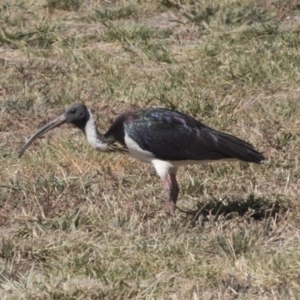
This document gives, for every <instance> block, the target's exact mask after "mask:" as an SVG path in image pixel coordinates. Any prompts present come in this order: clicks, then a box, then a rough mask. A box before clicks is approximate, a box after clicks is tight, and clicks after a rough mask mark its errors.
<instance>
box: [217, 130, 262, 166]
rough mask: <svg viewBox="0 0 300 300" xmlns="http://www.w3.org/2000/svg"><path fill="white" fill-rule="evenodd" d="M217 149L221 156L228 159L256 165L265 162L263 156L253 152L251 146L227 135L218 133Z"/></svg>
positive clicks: (253, 149) (255, 151)
mask: <svg viewBox="0 0 300 300" xmlns="http://www.w3.org/2000/svg"><path fill="white" fill-rule="evenodd" d="M218 148H219V149H218V150H219V151H220V152H222V155H224V156H226V157H228V158H236V159H239V160H242V161H246V162H253V163H257V164H259V163H261V162H262V161H263V160H265V157H264V155H263V154H262V153H260V152H258V151H257V150H255V148H254V147H253V146H252V145H251V144H249V143H247V142H245V141H243V140H241V139H239V138H237V137H235V136H232V135H230V134H227V133H223V132H218Z"/></svg>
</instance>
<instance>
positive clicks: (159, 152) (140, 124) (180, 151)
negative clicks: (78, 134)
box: [19, 103, 265, 216]
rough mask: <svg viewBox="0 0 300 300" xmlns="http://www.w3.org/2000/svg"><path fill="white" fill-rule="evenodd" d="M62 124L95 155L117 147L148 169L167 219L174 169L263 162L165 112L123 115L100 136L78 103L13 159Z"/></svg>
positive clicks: (249, 150)
mask: <svg viewBox="0 0 300 300" xmlns="http://www.w3.org/2000/svg"><path fill="white" fill-rule="evenodd" d="M65 123H71V124H73V125H75V127H77V128H79V129H80V130H81V131H82V132H83V133H84V134H85V136H86V139H87V141H88V143H89V144H90V145H91V146H92V147H94V148H96V149H98V150H100V151H110V150H111V151H115V150H118V149H119V150H120V149H121V148H120V147H116V145H121V146H122V147H123V149H125V150H126V151H128V152H129V154H131V156H133V157H134V158H135V159H137V160H140V161H142V162H145V163H151V164H152V165H153V167H154V169H155V170H156V173H157V175H158V176H159V177H160V178H161V181H162V184H163V189H164V192H165V198H166V200H165V206H166V209H167V212H168V213H169V214H170V215H171V216H174V213H175V208H176V203H177V198H178V194H179V186H178V182H177V179H176V174H177V170H178V168H179V167H180V166H183V165H191V164H201V163H202V164H203V163H207V162H213V161H221V160H227V161H244V162H249V163H256V164H259V163H261V162H263V161H264V160H265V157H264V155H263V154H262V153H261V152H258V151H257V150H256V149H255V148H254V146H252V145H251V144H250V143H248V142H246V141H244V140H242V139H240V138H238V137H235V136H233V135H230V134H228V133H224V132H221V131H217V130H215V129H212V128H210V127H209V126H207V125H205V124H204V123H202V122H200V121H198V120H196V119H194V118H193V117H191V116H189V115H187V114H184V113H181V112H178V111H175V110H169V109H166V108H158V107H157V108H156V107H154V108H140V109H137V110H134V111H128V112H124V113H122V114H121V115H120V116H118V117H117V118H116V119H115V121H114V122H113V123H112V124H111V126H110V127H109V129H108V130H107V132H106V133H105V134H101V133H100V132H99V131H98V129H97V126H96V122H95V118H94V116H93V114H92V112H91V110H90V109H89V108H88V107H87V106H86V105H85V104H82V103H77V104H74V105H72V106H71V107H69V108H68V109H66V111H65V112H64V113H63V114H61V115H59V116H58V117H57V118H55V119H54V120H52V121H50V122H49V123H47V124H46V125H44V126H43V127H42V128H40V129H39V130H38V131H37V132H36V133H35V134H33V135H32V136H31V137H30V138H29V139H28V141H27V142H26V143H25V145H24V146H23V147H22V149H21V151H20V152H19V158H21V157H22V156H23V155H24V153H25V151H26V149H27V148H28V147H29V146H30V145H31V144H32V143H33V142H34V141H35V140H36V139H37V138H39V137H40V136H41V135H43V134H45V133H46V132H48V131H49V130H51V129H54V128H56V127H59V126H61V125H63V124H65ZM168 177H169V178H168Z"/></svg>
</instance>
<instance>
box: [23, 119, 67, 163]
mask: <svg viewBox="0 0 300 300" xmlns="http://www.w3.org/2000/svg"><path fill="white" fill-rule="evenodd" d="M66 122H67V117H66V115H65V114H62V115H60V116H58V117H57V118H55V119H54V120H52V121H50V122H49V123H47V124H46V125H45V126H43V127H42V128H40V129H39V130H38V131H37V132H36V133H35V134H34V135H33V136H31V137H30V139H29V140H28V141H27V143H26V144H25V145H24V146H23V148H22V149H21V151H20V153H19V158H21V157H22V156H23V154H24V153H25V151H26V149H27V148H28V147H29V146H30V145H31V144H32V143H33V142H34V141H35V140H36V139H37V138H39V137H40V136H41V135H43V134H45V133H46V132H48V131H49V130H51V129H54V128H55V127H58V126H60V125H62V124H64V123H66Z"/></svg>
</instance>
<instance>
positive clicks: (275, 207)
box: [177, 194, 290, 223]
mask: <svg viewBox="0 0 300 300" xmlns="http://www.w3.org/2000/svg"><path fill="white" fill-rule="evenodd" d="M289 207H290V205H289V203H288V202H286V201H285V202H284V201H279V200H275V201H274V200H269V199H266V198H262V197H255V196H254V195H253V194H250V195H249V196H248V197H247V198H246V199H240V198H225V199H222V201H220V200H218V199H216V198H212V199H210V200H209V201H206V202H205V203H204V202H198V203H197V208H196V209H194V210H189V211H187V210H183V209H181V208H180V207H178V206H177V209H178V211H180V212H182V213H184V214H186V216H187V217H188V219H189V221H190V222H191V223H194V222H199V220H201V222H202V223H205V222H208V221H210V222H211V221H217V220H218V219H219V218H220V217H223V218H225V219H226V220H229V219H233V218H235V217H237V216H239V217H244V218H251V219H254V220H263V219H266V218H274V217H275V216H276V215H278V214H281V215H282V214H286V213H287V211H288V210H289Z"/></svg>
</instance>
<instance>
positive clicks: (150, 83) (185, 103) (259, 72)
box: [0, 0, 300, 299]
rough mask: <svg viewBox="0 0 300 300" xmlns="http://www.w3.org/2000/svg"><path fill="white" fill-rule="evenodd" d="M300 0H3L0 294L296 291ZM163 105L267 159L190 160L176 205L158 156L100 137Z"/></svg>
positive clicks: (162, 295)
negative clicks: (85, 125)
mask: <svg viewBox="0 0 300 300" xmlns="http://www.w3.org/2000/svg"><path fill="white" fill-rule="evenodd" d="M299 9H300V8H299V4H298V3H297V1H294V0H289V1H260V0H246V1H242V2H241V1H232V0H224V1H221V2H220V3H218V4H212V2H211V1H208V0H202V1H183V0H182V1H147V2H141V1H135V0H133V1H102V2H101V1H100V2H99V1H98V2H97V1H69V0H68V1H66V0H65V1H53V0H51V1H50V0H48V1H46V2H45V1H20V0H11V1H2V2H1V1H0V28H1V30H0V52H1V55H0V65H1V66H0V67H1V70H2V72H1V77H0V103H1V106H0V114H1V119H0V120H1V121H0V128H1V130H0V137H1V138H0V157H1V159H0V166H1V167H0V178H1V180H0V188H1V193H0V233H1V234H0V288H1V293H0V294H1V295H0V299H298V298H299V297H300V285H299V262H300V255H299V246H300V245H299V239H300V232H299V226H300V211H299V206H298V199H299V191H298V190H299V184H300V181H299V180H300V179H299V178H300V166H299V147H300V138H299V136H300V134H299V119H300V101H299V80H300V76H299V68H300V63H299V45H300V38H299V14H300V12H299ZM75 102H85V103H86V104H87V105H88V106H89V107H90V108H91V109H92V111H93V112H94V114H95V115H96V116H97V120H98V125H99V128H100V130H101V131H102V132H104V131H105V130H106V129H107V128H108V127H109V125H110V124H111V122H112V121H113V120H114V118H115V117H116V116H117V115H118V114H119V113H121V112H122V111H125V110H129V109H134V108H137V107H151V106H163V107H167V108H172V109H176V110H179V111H182V112H185V113H188V114H190V115H192V116H194V117H195V118H197V119H201V120H203V121H204V122H205V123H207V124H208V125H210V126H211V127H214V128H216V129H219V130H223V131H226V132H230V133H232V134H235V135H237V136H239V137H241V138H243V139H246V140H247V141H249V142H251V143H253V144H254V145H255V146H256V148H258V149H259V150H260V151H262V152H264V154H265V156H266V157H267V159H268V160H267V162H266V163H264V164H263V165H260V166H256V165H249V164H244V163H234V164H229V163H215V164H211V165H209V166H207V167H201V166H190V167H186V168H183V169H181V170H180V172H179V174H178V177H179V184H180V190H181V191H180V195H179V201H178V210H177V212H176V216H175V217H174V218H173V219H170V218H169V217H168V216H167V215H166V213H165V210H164V194H163V191H162V186H161V182H160V180H159V178H158V177H157V176H156V174H155V172H154V171H153V169H152V167H151V166H148V165H146V164H143V163H139V162H136V161H134V160H133V159H131V158H130V157H127V156H124V155H122V154H106V153H99V152H97V151H95V150H93V149H91V148H90V146H89V145H87V143H86V141H85V139H84V137H83V136H82V134H81V133H80V132H78V131H77V130H76V129H73V128H72V127H71V126H63V127H61V128H59V129H57V130H55V131H53V132H51V133H49V134H47V135H46V136H45V137H44V138H42V139H40V140H39V141H37V142H35V143H34V144H33V145H32V146H31V147H30V148H29V150H28V151H27V152H26V154H25V156H24V158H23V159H22V160H19V159H17V155H18V151H19V150H20V148H21V146H22V145H23V144H24V142H25V140H26V138H28V137H29V136H30V135H31V134H33V133H34V132H35V131H36V129H37V128H39V127H41V126H42V125H43V124H45V123H46V122H47V121H49V120H51V119H52V118H54V117H56V116H57V115H58V114H60V113H61V112H62V111H64V109H65V108H66V107H67V106H69V105H70V104H72V103H75Z"/></svg>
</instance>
